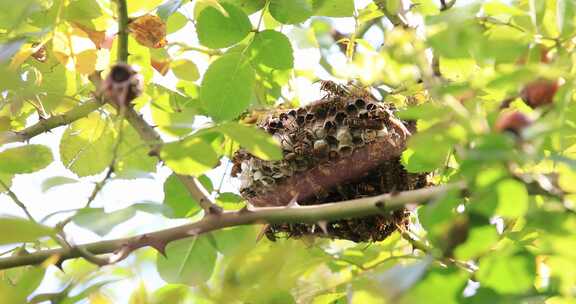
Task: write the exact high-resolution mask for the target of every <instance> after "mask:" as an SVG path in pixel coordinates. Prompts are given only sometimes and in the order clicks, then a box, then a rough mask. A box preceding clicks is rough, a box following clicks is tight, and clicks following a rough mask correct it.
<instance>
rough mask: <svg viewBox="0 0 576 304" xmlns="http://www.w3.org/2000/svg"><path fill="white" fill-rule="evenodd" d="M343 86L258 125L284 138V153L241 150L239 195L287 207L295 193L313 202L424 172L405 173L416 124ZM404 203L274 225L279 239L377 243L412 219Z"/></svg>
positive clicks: (390, 187) (410, 179)
mask: <svg viewBox="0 0 576 304" xmlns="http://www.w3.org/2000/svg"><path fill="white" fill-rule="evenodd" d="M350 92H351V90H340V91H337V92H336V93H333V94H330V95H328V96H326V97H324V98H322V99H321V100H319V101H316V102H314V103H312V104H311V105H308V106H306V107H301V108H298V109H291V110H288V111H282V112H277V113H274V114H273V115H271V116H269V117H268V118H266V119H265V120H264V121H263V122H261V123H260V124H259V127H260V128H262V129H264V130H265V131H267V132H268V133H270V134H272V136H273V137H275V138H276V139H277V140H278V142H280V143H281V146H282V150H283V154H284V159H283V160H281V161H263V160H261V159H258V158H256V157H254V156H252V155H250V154H249V153H247V152H246V151H244V150H240V151H238V152H237V153H236V154H235V156H234V159H233V162H234V167H233V170H232V174H233V176H238V175H240V180H241V187H240V193H241V194H242V196H243V197H244V198H245V199H246V200H248V201H249V202H250V204H252V205H253V206H256V207H265V206H283V205H287V204H288V203H290V202H291V201H293V200H294V199H295V200H296V201H297V202H298V204H300V205H316V204H323V203H328V202H337V201H342V200H350V199H355V198H361V197H367V196H374V195H378V194H382V193H389V192H395V191H404V190H412V189H415V188H421V187H423V186H425V184H426V176H425V175H421V174H420V175H419V174H411V173H408V172H406V170H405V169H404V167H403V166H402V164H401V163H400V158H399V157H400V155H401V153H402V151H404V149H405V147H406V141H407V138H408V136H410V134H411V133H413V132H414V131H415V130H414V129H415V128H414V126H413V124H412V123H407V122H403V121H401V120H400V119H398V118H396V117H395V115H394V111H395V110H394V107H393V106H391V105H386V104H383V103H381V102H378V101H377V100H376V99H375V98H374V97H373V96H371V95H370V94H365V93H364V94H359V93H350ZM407 216H408V212H407V211H406V210H404V209H402V210H396V211H394V212H392V213H391V214H383V215H376V216H369V217H364V218H357V219H343V220H337V221H332V222H328V223H322V224H320V223H318V224H304V223H302V224H277V225H271V226H269V227H268V228H267V229H268V230H267V231H266V235H267V236H268V238H270V239H275V238H276V237H277V236H279V235H281V234H283V235H288V236H289V237H299V236H303V235H318V236H327V237H333V238H340V239H348V240H352V241H356V242H363V241H380V240H383V239H385V238H386V237H387V236H388V235H390V234H391V233H392V232H394V231H395V230H396V228H397V227H399V226H404V225H406V224H407V221H406V220H407Z"/></svg>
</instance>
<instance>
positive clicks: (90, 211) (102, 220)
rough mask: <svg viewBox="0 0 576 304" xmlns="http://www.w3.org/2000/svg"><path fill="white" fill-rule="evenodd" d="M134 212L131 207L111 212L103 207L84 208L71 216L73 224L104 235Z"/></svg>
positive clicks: (129, 217)
mask: <svg viewBox="0 0 576 304" xmlns="http://www.w3.org/2000/svg"><path fill="white" fill-rule="evenodd" d="M135 214H136V210H135V209H133V208H129V207H128V208H124V209H120V210H117V211H113V212H106V211H104V208H84V209H80V210H78V212H77V213H76V214H75V215H74V216H73V217H72V220H73V221H74V224H76V225H78V226H80V227H82V228H86V229H88V230H90V231H92V232H94V233H96V234H98V235H99V236H105V235H107V234H108V233H110V231H112V229H113V228H114V227H115V226H117V225H119V224H121V223H124V222H125V221H127V220H129V219H131V218H132V217H133V216H134V215H135Z"/></svg>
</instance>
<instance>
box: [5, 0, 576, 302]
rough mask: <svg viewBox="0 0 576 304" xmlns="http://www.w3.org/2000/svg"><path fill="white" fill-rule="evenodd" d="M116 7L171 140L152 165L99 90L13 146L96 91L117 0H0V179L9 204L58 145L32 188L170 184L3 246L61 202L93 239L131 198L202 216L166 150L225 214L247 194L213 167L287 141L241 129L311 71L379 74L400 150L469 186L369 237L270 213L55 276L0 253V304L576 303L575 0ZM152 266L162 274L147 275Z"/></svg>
mask: <svg viewBox="0 0 576 304" xmlns="http://www.w3.org/2000/svg"><path fill="white" fill-rule="evenodd" d="M127 4H128V14H129V17H130V18H131V19H130V25H129V30H130V35H129V44H128V45H129V49H128V52H129V54H130V56H129V59H128V61H129V63H130V64H131V65H133V66H134V67H136V68H137V69H138V71H139V73H141V74H142V76H143V79H144V93H143V94H142V95H141V96H140V97H138V98H137V99H136V100H135V101H134V104H135V108H136V109H137V110H138V111H140V112H141V113H143V114H144V115H145V118H146V119H147V120H148V121H150V122H151V124H153V125H154V126H156V127H157V130H159V131H160V132H161V133H162V136H163V139H165V140H166V141H169V143H168V144H166V146H164V147H163V148H162V150H161V158H162V159H163V161H164V162H163V164H159V163H158V162H157V161H156V160H155V159H154V158H151V157H148V156H147V153H148V148H147V146H146V145H145V144H144V142H143V141H142V140H141V139H140V138H139V137H138V134H137V132H136V131H135V130H134V129H133V128H132V127H131V126H130V125H128V124H124V123H123V122H121V121H120V122H119V121H118V120H117V119H116V118H117V116H116V114H115V113H116V112H115V111H114V110H113V109H112V107H110V106H109V105H105V106H103V107H101V108H100V109H98V110H97V111H94V112H92V113H89V114H86V115H85V117H83V118H81V119H79V120H77V121H75V122H73V123H72V124H70V125H69V126H67V127H65V130H64V131H63V133H58V134H61V136H60V135H59V136H60V139H59V142H54V143H50V144H13V143H8V142H9V141H8V140H7V138H9V135H10V134H11V132H12V131H18V130H22V129H24V128H25V127H27V126H30V125H33V124H35V123H37V122H39V121H40V122H42V121H43V120H45V119H48V118H50V117H52V116H54V115H58V114H61V113H65V112H66V111H69V110H72V109H74V108H76V107H78V106H79V105H81V104H86V103H88V102H91V101H93V99H94V97H93V92H94V91H96V90H97V88H95V87H94V85H93V84H92V83H91V82H90V81H89V79H88V78H89V76H90V75H92V74H93V73H95V72H98V71H104V73H106V71H107V69H108V68H109V66H110V65H111V64H113V63H114V62H116V60H117V59H116V56H117V55H116V52H115V50H116V48H117V44H118V42H117V40H118V39H117V35H116V33H117V30H118V16H117V3H116V1H107V0H19V1H8V0H0V63H1V65H0V145H2V147H1V149H2V151H1V152H0V181H1V182H2V183H1V184H0V191H3V192H5V193H6V194H8V195H9V197H10V198H11V199H13V200H14V197H15V193H14V192H12V191H9V187H11V183H12V180H13V178H14V177H15V176H16V175H19V176H21V175H24V174H32V173H34V172H36V171H40V170H42V169H44V168H46V167H47V166H49V165H50V164H51V163H53V162H61V164H62V165H63V166H64V167H65V170H66V172H67V174H65V175H66V176H60V175H58V174H55V175H54V176H52V177H50V178H48V179H46V180H45V181H44V183H43V184H42V188H43V189H42V190H43V191H51V189H53V188H56V187H58V188H59V187H64V185H70V187H72V186H75V185H80V184H81V183H82V182H84V181H86V180H88V181H93V180H98V181H101V182H99V183H97V184H96V185H100V186H101V187H100V188H103V187H104V184H105V183H106V182H107V180H108V178H109V177H110V176H109V175H107V176H105V172H106V169H107V168H112V167H113V168H114V174H113V177H112V180H123V179H126V180H133V179H141V178H151V177H152V178H155V180H157V181H158V182H160V183H162V182H164V186H163V190H164V200H163V202H161V203H157V202H153V201H145V202H142V201H140V202H135V203H133V204H131V205H129V206H125V207H122V208H104V207H102V206H100V207H95V206H92V205H91V200H88V202H87V203H86V204H84V203H85V201H82V202H81V203H80V204H79V205H78V206H77V208H75V209H74V210H71V211H70V210H68V211H66V212H67V213H65V214H64V215H66V216H63V214H60V213H58V211H60V210H59V209H58V206H56V207H54V206H50V207H48V206H40V207H38V206H36V207H35V208H41V209H47V210H48V209H49V210H50V212H55V213H56V214H55V215H54V216H52V215H50V216H48V217H46V218H44V219H42V220H39V219H36V220H34V219H24V218H20V217H18V218H17V217H9V216H3V217H1V218H0V228H1V229H2V230H3V233H2V234H1V235H0V245H2V247H0V248H2V249H3V253H2V255H4V256H8V255H25V254H26V253H27V252H30V251H34V250H38V249H46V248H53V247H55V246H56V245H57V244H55V242H54V241H53V240H52V239H51V238H49V237H48V236H50V235H53V233H54V230H53V228H50V227H54V226H55V225H56V224H57V223H62V221H63V220H64V219H69V220H68V222H66V224H67V223H71V224H70V225H72V224H73V225H74V227H75V228H74V227H72V228H68V227H64V228H65V230H64V231H67V232H68V233H70V231H74V229H80V230H81V229H85V230H89V231H92V232H94V233H95V234H97V235H98V236H100V237H106V236H107V235H108V234H109V233H110V231H111V230H112V229H113V228H114V227H115V226H116V225H119V224H121V223H124V222H126V221H128V220H130V219H131V218H133V217H135V216H136V215H137V214H141V213H142V212H143V213H148V214H151V215H152V216H154V217H156V218H157V219H159V220H161V221H165V222H169V221H168V219H176V220H178V219H179V220H180V221H179V222H180V223H182V222H187V221H193V220H196V219H198V217H199V216H200V215H201V213H202V209H201V208H200V206H199V205H198V203H197V202H196V201H194V200H193V199H191V198H190V197H189V196H188V194H187V192H186V189H185V188H184V186H183V185H182V184H181V183H180V182H179V181H178V180H177V179H176V177H175V176H174V175H171V176H170V177H168V178H166V179H165V180H163V179H160V178H159V176H158V175H156V172H157V170H160V169H159V168H160V167H161V165H165V166H167V167H168V168H170V170H172V171H173V172H176V173H179V174H188V175H193V176H198V177H199V178H200V181H201V182H202V184H203V185H204V187H205V188H206V189H207V190H208V191H209V192H211V193H212V195H213V196H214V197H215V200H216V202H217V203H218V204H219V205H220V206H221V207H223V208H224V209H226V210H237V209H240V208H242V207H243V206H244V205H245V202H244V201H243V200H242V198H241V197H240V196H238V195H237V194H235V193H234V187H233V182H230V183H231V185H232V186H231V185H228V182H227V183H225V185H222V183H223V180H224V178H223V177H222V178H220V176H224V175H225V174H227V171H228V162H229V160H228V158H229V156H230V155H231V154H232V153H233V152H234V151H235V150H236V149H238V147H239V146H242V147H245V148H247V149H248V150H249V151H250V152H252V153H254V154H255V155H257V156H258V157H261V158H263V159H278V158H279V157H281V154H280V151H279V149H278V146H277V144H276V143H275V142H274V141H273V140H272V139H271V138H270V137H269V136H266V135H265V134H264V133H263V132H261V131H259V130H257V129H255V128H253V127H248V126H246V125H247V124H251V123H254V122H255V121H257V120H258V119H261V118H262V117H263V116H264V115H266V113H267V111H269V110H270V109H271V108H272V107H273V106H276V107H280V108H288V107H295V106H298V105H301V104H306V103H307V102H310V101H312V100H314V99H315V98H318V97H319V96H320V95H319V83H318V80H320V79H331V80H335V81H339V82H340V83H347V82H348V81H354V82H356V83H359V84H361V85H362V86H366V87H373V88H374V93H375V94H377V95H378V96H379V97H381V98H382V99H383V100H384V101H385V102H389V103H393V104H395V105H396V106H397V108H398V109H399V112H398V115H399V116H400V117H402V118H403V119H411V120H416V121H417V124H418V130H419V132H418V133H417V134H415V135H414V136H412V137H411V138H410V141H409V144H408V149H407V150H406V151H405V152H404V153H403V155H402V162H403V164H404V165H405V167H406V168H407V169H408V170H409V171H411V172H432V173H433V174H432V179H433V181H434V183H436V184H441V183H448V182H454V181H465V182H466V184H467V187H468V189H467V191H466V193H465V195H464V196H462V195H461V193H447V194H446V195H444V196H443V197H441V198H439V199H437V200H434V201H432V202H430V203H429V204H427V205H425V206H422V207H418V208H415V212H414V214H413V216H412V218H411V224H410V231H408V232H405V233H404V234H405V235H403V236H400V235H399V234H398V233H396V234H394V235H393V236H391V237H390V238H388V239H386V240H385V241H382V242H378V243H372V244H364V243H362V244H356V243H352V242H349V241H339V240H325V239H303V240H284V239H281V240H278V241H277V242H270V241H268V240H266V239H262V240H260V241H256V240H257V239H258V235H259V233H260V230H261V227H252V226H247V227H234V228H229V229H223V230H220V231H215V232H212V233H208V234H205V235H202V236H199V237H194V238H190V239H184V240H179V241H176V242H173V243H170V244H169V246H168V248H167V251H166V253H167V258H166V257H164V256H162V255H160V254H157V253H156V252H155V251H154V250H152V249H142V250H139V251H136V252H135V253H134V254H133V256H132V257H130V258H129V259H128V260H126V261H123V262H122V263H119V264H117V265H111V266H105V267H102V268H99V267H97V266H95V265H92V264H90V263H89V262H87V261H85V260H83V259H77V260H70V261H67V262H65V263H64V264H63V270H64V271H63V272H60V271H58V270H55V268H54V266H51V265H50V264H51V261H50V260H48V261H46V262H45V263H44V264H43V265H42V266H38V267H31V266H27V267H20V268H15V269H10V270H3V271H1V272H0V303H26V302H32V303H42V302H43V301H46V302H50V301H51V302H52V303H133V304H137V303H138V304H139V303H316V304H320V303H383V302H390V303H542V302H546V303H551V304H552V303H554V304H556V303H574V302H576V300H575V297H576V255H575V251H574V248H576V236H575V235H574V233H573V232H574V231H576V215H575V212H574V210H575V209H574V208H575V206H574V201H575V200H576V195H575V194H574V193H576V132H575V131H576V130H575V128H576V107H575V106H574V104H575V95H574V92H575V91H574V86H575V84H576V82H575V76H576V53H574V48H575V46H576V4H575V3H574V2H573V1H572V0H510V1H505V0H490V1H476V2H473V1H463V0H457V1H455V0H452V1H450V0H406V1H401V0H374V1H373V2H371V1H354V0H192V1H189V0H165V1H163V0H151V1H140V0H128V1H127ZM120 130H123V131H122V132H120ZM42 136H44V135H40V136H39V137H42ZM214 168H216V169H214ZM214 172H217V174H214ZM102 177H105V178H104V179H101V178H102ZM100 190H101V189H97V191H96V188H95V191H94V194H95V195H97V194H98V191H100ZM103 191H106V189H104V190H103ZM132 191H137V190H132ZM6 198H7V200H6V203H7V204H8V203H9V200H8V196H6ZM39 199H41V198H39ZM92 199H93V198H92ZM16 200H17V199H16ZM38 203H41V202H33V204H35V205H38ZM82 206H84V207H82ZM44 213H49V212H44ZM67 216H68V217H69V218H67ZM33 220H34V221H33ZM170 223H172V222H170ZM134 225H135V227H134V229H133V230H134V231H141V230H146V227H145V225H142V223H141V225H138V223H136V224H134ZM60 228H61V227H60ZM66 229H69V230H66ZM130 233H132V231H130ZM52 263H53V262H52ZM155 272H157V273H158V274H159V275H160V277H161V278H162V281H158V280H157V281H158V282H157V281H153V282H151V281H150V280H149V279H148V278H149V277H150V276H153V274H151V273H155ZM154 275H155V274H154ZM126 281H129V282H131V284H128V285H125V284H124V285H122V284H123V283H122V282H126ZM47 282H48V283H47ZM41 284H42V285H43V286H44V285H46V284H48V285H49V286H51V287H52V289H51V290H49V291H46V288H44V289H42V288H40V289H38V287H39V286H41ZM127 286H128V287H127ZM39 290H40V291H41V292H40V291H39Z"/></svg>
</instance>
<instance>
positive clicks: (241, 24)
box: [196, 3, 252, 49]
mask: <svg viewBox="0 0 576 304" xmlns="http://www.w3.org/2000/svg"><path fill="white" fill-rule="evenodd" d="M221 5H222V7H223V8H224V9H225V10H226V13H227V14H228V15H227V16H226V15H224V14H222V13H221V12H220V11H219V10H218V9H216V8H214V7H212V6H209V7H206V8H205V9H203V10H202V12H200V15H199V16H198V19H197V20H196V31H197V33H198V40H199V41H200V43H201V44H202V45H205V46H207V47H209V48H213V49H219V48H224V47H229V46H231V45H233V44H236V43H238V42H240V41H241V40H242V39H244V37H246V36H247V35H248V33H250V30H252V24H251V23H250V19H248V16H246V13H244V12H243V11H242V10H241V9H239V8H238V7H236V6H234V5H231V4H229V3H221Z"/></svg>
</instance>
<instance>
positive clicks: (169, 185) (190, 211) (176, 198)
mask: <svg viewBox="0 0 576 304" xmlns="http://www.w3.org/2000/svg"><path fill="white" fill-rule="evenodd" d="M205 180H206V177H204V181H205ZM208 180H209V179H208ZM201 181H202V179H201ZM202 184H203V185H204V184H205V182H204V183H202ZM164 204H166V205H167V206H169V207H170V209H171V210H170V212H169V213H168V214H165V215H166V216H168V217H170V218H183V217H190V216H194V215H195V214H197V213H198V212H200V211H201V210H202V208H200V205H199V204H198V202H196V201H195V200H194V199H192V197H191V196H190V193H189V192H188V190H187V189H186V186H184V184H183V183H182V182H181V181H180V180H179V179H178V177H177V176H176V175H175V174H172V175H170V176H169V177H168V178H167V179H166V181H165V182H164Z"/></svg>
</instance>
